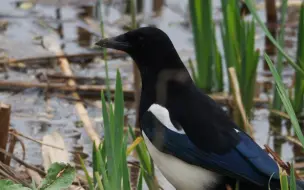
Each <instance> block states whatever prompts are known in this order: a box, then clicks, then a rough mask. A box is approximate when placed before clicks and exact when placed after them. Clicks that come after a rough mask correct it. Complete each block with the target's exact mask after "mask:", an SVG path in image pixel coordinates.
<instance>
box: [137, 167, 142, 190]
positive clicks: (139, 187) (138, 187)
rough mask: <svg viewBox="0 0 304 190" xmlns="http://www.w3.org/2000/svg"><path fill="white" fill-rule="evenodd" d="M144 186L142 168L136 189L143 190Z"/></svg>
mask: <svg viewBox="0 0 304 190" xmlns="http://www.w3.org/2000/svg"><path fill="white" fill-rule="evenodd" d="M142 188H143V169H140V170H139V176H138V182H137V188H136V189H137V190H142Z"/></svg>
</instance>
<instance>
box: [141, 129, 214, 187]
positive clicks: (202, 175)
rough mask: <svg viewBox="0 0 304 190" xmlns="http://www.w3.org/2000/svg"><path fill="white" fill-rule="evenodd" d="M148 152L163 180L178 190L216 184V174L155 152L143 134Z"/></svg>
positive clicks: (157, 151)
mask: <svg viewBox="0 0 304 190" xmlns="http://www.w3.org/2000/svg"><path fill="white" fill-rule="evenodd" d="M143 137H144V140H145V143H146V146H147V148H148V151H149V153H150V155H151V157H152V158H153V161H154V163H155V164H156V165H157V166H158V168H159V169H160V171H161V172H162V174H163V175H164V176H165V178H166V179H167V180H168V181H169V182H170V183H171V184H172V185H173V186H174V187H175V188H176V189H178V190H203V189H208V187H212V186H214V185H215V184H216V183H217V179H218V174H216V173H214V172H211V171H209V170H205V169H202V168H201V167H197V166H194V165H191V164H188V163H186V162H184V161H182V160H180V159H178V158H175V157H173V156H171V155H169V154H165V153H162V152H160V151H159V150H157V149H156V148H155V147H154V145H153V144H152V143H151V141H150V140H149V139H148V137H147V136H146V135H145V133H144V132H143Z"/></svg>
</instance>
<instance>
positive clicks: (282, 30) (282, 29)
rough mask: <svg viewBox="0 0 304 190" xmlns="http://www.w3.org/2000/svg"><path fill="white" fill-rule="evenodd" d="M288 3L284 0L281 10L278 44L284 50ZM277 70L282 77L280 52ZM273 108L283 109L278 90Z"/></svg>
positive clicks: (275, 92)
mask: <svg viewBox="0 0 304 190" xmlns="http://www.w3.org/2000/svg"><path fill="white" fill-rule="evenodd" d="M287 1H288V0H283V2H282V8H281V27H280V32H279V37H278V43H279V45H280V46H281V47H282V48H284V44H285V41H284V40H285V38H284V36H285V25H286V14H287V8H288V4H287ZM276 68H277V71H278V74H279V75H280V76H281V73H282V70H283V55H282V53H281V52H278V56H277V66H276ZM272 108H273V109H275V110H281V108H282V103H281V100H280V97H279V94H278V91H277V90H276V89H274V97H273V104H272Z"/></svg>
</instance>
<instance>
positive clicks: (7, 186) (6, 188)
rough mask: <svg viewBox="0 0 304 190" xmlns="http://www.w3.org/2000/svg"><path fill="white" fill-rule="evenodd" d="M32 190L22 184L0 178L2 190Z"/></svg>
mask: <svg viewBox="0 0 304 190" xmlns="http://www.w3.org/2000/svg"><path fill="white" fill-rule="evenodd" d="M12 189H14V190H31V189H30V188H28V187H23V186H22V185H21V184H15V183H14V182H12V181H10V180H0V190H12Z"/></svg>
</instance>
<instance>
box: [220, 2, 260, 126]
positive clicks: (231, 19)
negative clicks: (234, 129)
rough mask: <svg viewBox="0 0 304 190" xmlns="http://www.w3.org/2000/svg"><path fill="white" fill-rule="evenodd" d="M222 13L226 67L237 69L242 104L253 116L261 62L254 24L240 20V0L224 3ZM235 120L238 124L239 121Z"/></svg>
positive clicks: (249, 114) (248, 114)
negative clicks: (257, 71)
mask: <svg viewBox="0 0 304 190" xmlns="http://www.w3.org/2000/svg"><path fill="white" fill-rule="evenodd" d="M222 11H223V23H222V25H221V34H222V41H223V47H224V54H225V64H226V67H227V68H229V67H234V68H235V70H236V73H237V78H238V81H239V85H240V89H241V98H242V102H243V104H244V108H245V112H246V115H247V116H249V117H250V116H251V108H252V106H253V95H254V90H255V81H256V70H257V65H258V59H259V51H258V50H256V49H255V38H254V37H255V23H254V21H249V22H247V21H244V20H243V19H242V18H241V15H240V10H239V6H238V0H229V1H228V0H222ZM238 115H239V114H238ZM235 120H236V122H238V121H239V119H238V118H235ZM238 123H242V122H238Z"/></svg>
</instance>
